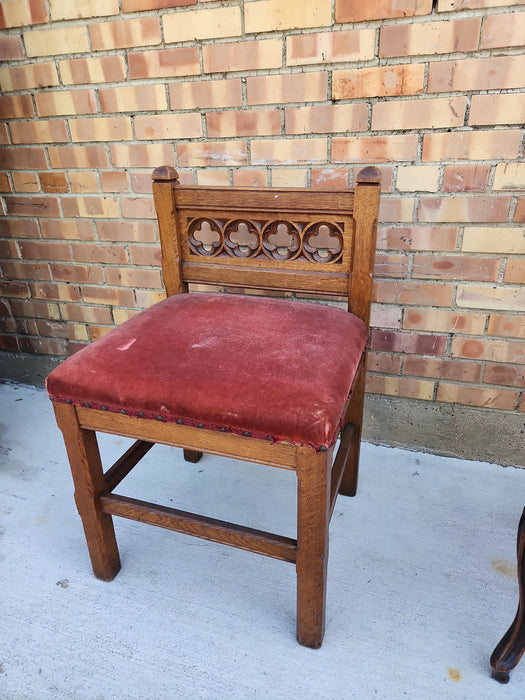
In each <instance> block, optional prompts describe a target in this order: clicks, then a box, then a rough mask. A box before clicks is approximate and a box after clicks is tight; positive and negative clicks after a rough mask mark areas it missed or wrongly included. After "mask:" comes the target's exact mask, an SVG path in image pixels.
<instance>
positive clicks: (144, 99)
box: [99, 85, 168, 113]
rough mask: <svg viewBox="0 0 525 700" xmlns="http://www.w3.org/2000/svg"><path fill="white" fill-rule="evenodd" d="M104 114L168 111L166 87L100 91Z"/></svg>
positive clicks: (123, 88)
mask: <svg viewBox="0 0 525 700" xmlns="http://www.w3.org/2000/svg"><path fill="white" fill-rule="evenodd" d="M99 97H100V106H101V108H102V112H104V113H107V112H137V111H138V112H141V111H159V110H163V109H167V106H168V104H167V100H166V89H165V87H164V85H129V86H126V87H118V88H102V89H100V90H99Z"/></svg>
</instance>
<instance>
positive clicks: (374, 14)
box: [335, 0, 432, 22]
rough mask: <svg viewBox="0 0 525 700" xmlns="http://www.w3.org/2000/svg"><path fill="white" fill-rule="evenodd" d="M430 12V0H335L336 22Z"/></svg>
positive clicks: (362, 20)
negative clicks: (366, 0)
mask: <svg viewBox="0 0 525 700" xmlns="http://www.w3.org/2000/svg"><path fill="white" fill-rule="evenodd" d="M431 12H432V0H395V1H394V2H392V0H375V2H363V0H336V3H335V21H336V22H368V21H370V20H374V19H390V18H392V17H414V16H416V15H428V14H430V13H431Z"/></svg>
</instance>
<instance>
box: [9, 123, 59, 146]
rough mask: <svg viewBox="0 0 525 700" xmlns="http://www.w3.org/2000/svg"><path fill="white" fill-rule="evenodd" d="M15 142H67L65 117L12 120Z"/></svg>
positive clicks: (13, 139) (10, 125) (11, 126)
mask: <svg viewBox="0 0 525 700" xmlns="http://www.w3.org/2000/svg"><path fill="white" fill-rule="evenodd" d="M9 128H10V130H11V139H12V141H13V143H15V144H18V143H67V142H68V141H69V136H68V134H67V129H66V122H65V121H64V120H63V119H49V120H47V119H41V120H40V121H24V122H11V123H10V124H9Z"/></svg>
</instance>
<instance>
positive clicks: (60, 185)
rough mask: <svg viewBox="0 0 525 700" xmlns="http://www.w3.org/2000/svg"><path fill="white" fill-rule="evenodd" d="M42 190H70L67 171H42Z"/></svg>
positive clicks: (57, 191) (60, 191) (59, 191)
mask: <svg viewBox="0 0 525 700" xmlns="http://www.w3.org/2000/svg"><path fill="white" fill-rule="evenodd" d="M40 185H41V187H42V192H47V193H63V192H67V191H68V190H69V186H68V184H67V180H66V175H65V173H57V172H50V173H40Z"/></svg>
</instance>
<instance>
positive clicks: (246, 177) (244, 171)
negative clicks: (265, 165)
mask: <svg viewBox="0 0 525 700" xmlns="http://www.w3.org/2000/svg"><path fill="white" fill-rule="evenodd" d="M267 178H268V176H267V173H266V170H264V169H262V168H261V169H256V168H234V170H233V184H234V185H235V187H266V185H267V184H268V180H267Z"/></svg>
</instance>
